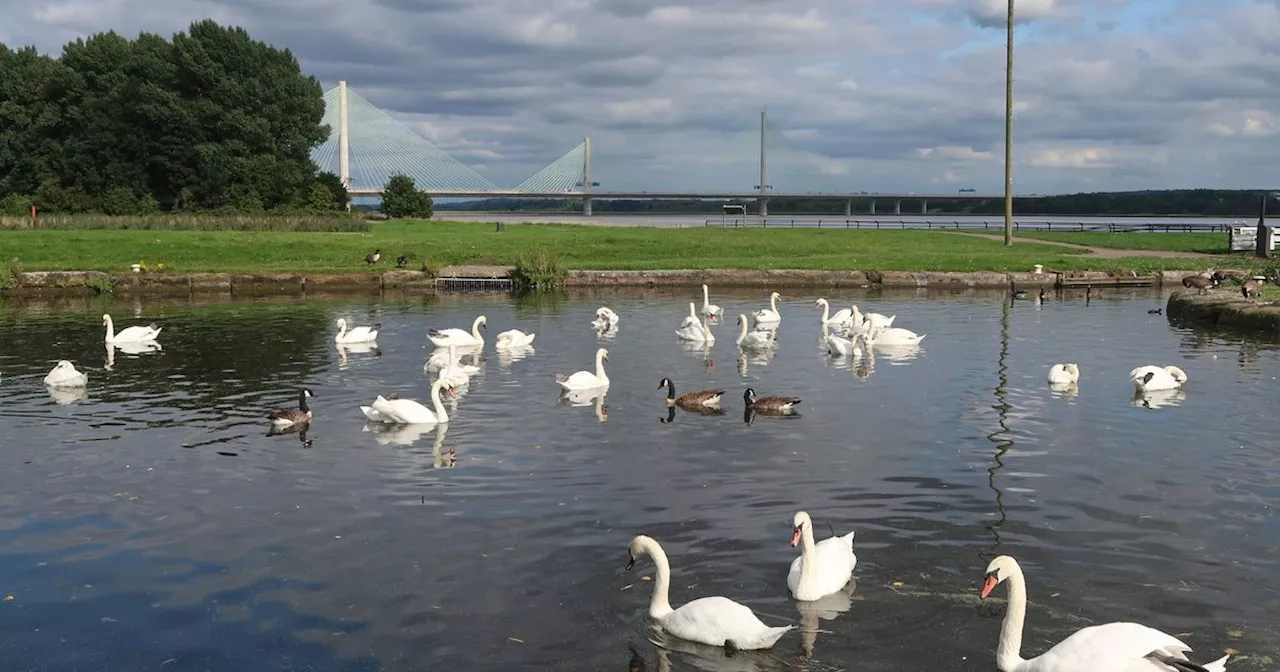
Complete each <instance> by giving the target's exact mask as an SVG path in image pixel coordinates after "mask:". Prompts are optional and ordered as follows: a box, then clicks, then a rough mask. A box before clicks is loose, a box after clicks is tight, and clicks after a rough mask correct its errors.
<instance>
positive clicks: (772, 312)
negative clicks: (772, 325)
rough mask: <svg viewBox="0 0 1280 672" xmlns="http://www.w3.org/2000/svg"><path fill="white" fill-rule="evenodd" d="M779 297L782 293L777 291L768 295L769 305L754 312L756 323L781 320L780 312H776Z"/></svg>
mask: <svg viewBox="0 0 1280 672" xmlns="http://www.w3.org/2000/svg"><path fill="white" fill-rule="evenodd" d="M780 298H782V295H781V294H779V293H777V292H774V293H772V294H770V295H769V307H768V308H761V309H760V310H757V311H756V312H755V318H756V322H757V323H759V322H781V321H782V313H779V312H778V299H780Z"/></svg>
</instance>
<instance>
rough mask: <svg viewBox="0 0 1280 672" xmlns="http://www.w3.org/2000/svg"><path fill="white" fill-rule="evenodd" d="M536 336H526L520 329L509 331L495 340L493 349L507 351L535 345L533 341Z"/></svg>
mask: <svg viewBox="0 0 1280 672" xmlns="http://www.w3.org/2000/svg"><path fill="white" fill-rule="evenodd" d="M536 336H537V334H526V333H524V332H523V331H520V330H519V329H508V330H506V331H504V332H502V333H500V334H498V336H497V337H496V338H494V339H493V347H494V348H495V349H497V350H506V349H509V348H520V347H524V346H526V345H533V339H534V337H536Z"/></svg>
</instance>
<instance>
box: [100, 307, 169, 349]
mask: <svg viewBox="0 0 1280 672" xmlns="http://www.w3.org/2000/svg"><path fill="white" fill-rule="evenodd" d="M102 326H104V327H106V328H107V338H106V342H107V343H128V342H137V341H154V340H156V337H158V336H159V335H160V332H161V330H163V329H164V327H157V326H156V325H154V324H151V325H147V326H145V327H139V326H133V327H125V328H124V329H121V330H120V333H118V334H117V333H116V327H115V324H114V323H112V321H111V316H110V315H107V314H105V313H104V314H103V315H102Z"/></svg>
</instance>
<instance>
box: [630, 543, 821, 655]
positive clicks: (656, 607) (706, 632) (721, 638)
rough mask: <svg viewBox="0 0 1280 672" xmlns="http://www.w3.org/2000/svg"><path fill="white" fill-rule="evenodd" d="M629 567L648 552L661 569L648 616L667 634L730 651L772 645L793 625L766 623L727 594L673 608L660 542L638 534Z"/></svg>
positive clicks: (669, 570)
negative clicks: (772, 625) (771, 624)
mask: <svg viewBox="0 0 1280 672" xmlns="http://www.w3.org/2000/svg"><path fill="white" fill-rule="evenodd" d="M627 554H628V560H627V570H628V571H630V570H631V568H633V567H635V564H636V560H637V559H638V558H641V557H644V556H646V555H647V556H649V557H651V558H653V564H654V565H655V566H656V567H657V569H658V577H657V580H655V581H654V585H653V597H652V598H651V599H650V601H649V617H650V618H652V619H653V620H654V622H655V623H657V624H658V625H659V626H660V627H661V628H662V629H663V630H664V631H666V632H667V633H668V634H670V635H672V636H674V637H678V638H680V639H684V640H688V641H690V642H697V643H699V644H707V645H709V646H721V647H724V649H725V651H726V652H727V653H732V652H734V651H752V650H760V649H771V648H773V645H774V644H776V643H777V642H778V640H779V639H781V638H782V636H783V635H785V634H787V633H788V632H790V631H791V630H793V629H795V627H796V626H794V625H782V626H776V627H771V626H768V625H765V624H764V622H762V621H761V620H760V618H759V617H757V616H756V615H755V612H753V611H751V608H750V607H747V606H746V605H743V604H739V603H737V602H734V601H733V600H731V599H729V598H727V597H720V596H715V597H701V598H698V599H696V600H693V601H692V602H688V603H686V604H684V605H681V607H680V608H679V609H672V608H671V602H670V597H669V592H670V589H671V565H670V563H669V562H668V560H667V554H666V553H665V552H664V551H663V550H662V546H660V545H659V544H658V542H657V541H656V540H655V539H653V538H652V537H649V536H647V535H643V534H640V535H636V537H635V538H633V539H632V540H631V545H630V546H629V547H628V549H627Z"/></svg>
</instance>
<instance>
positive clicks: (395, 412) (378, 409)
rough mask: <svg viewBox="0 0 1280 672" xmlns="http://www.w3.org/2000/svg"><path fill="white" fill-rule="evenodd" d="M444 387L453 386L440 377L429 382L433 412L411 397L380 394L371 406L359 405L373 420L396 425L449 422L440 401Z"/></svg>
mask: <svg viewBox="0 0 1280 672" xmlns="http://www.w3.org/2000/svg"><path fill="white" fill-rule="evenodd" d="M445 388H449V389H451V390H452V389H453V386H452V385H450V384H449V382H448V381H446V380H443V379H440V378H437V379H436V382H434V383H432V384H431V406H432V407H433V408H434V409H435V412H432V410H431V409H430V408H427V407H426V406H423V405H422V404H420V403H418V402H416V401H414V400H412V399H398V398H397V399H388V398H386V397H383V396H382V395H378V398H377V399H374V400H373V405H372V406H361V407H360V410H361V412H363V413H364V416H365V417H366V418H368V419H370V420H372V421H374V422H383V423H388V424H397V425H430V424H437V423H438V424H444V423H446V422H449V414H448V413H446V412H445V410H444V404H443V403H441V402H440V391H441V390H443V389H445ZM393 396H394V395H393Z"/></svg>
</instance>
